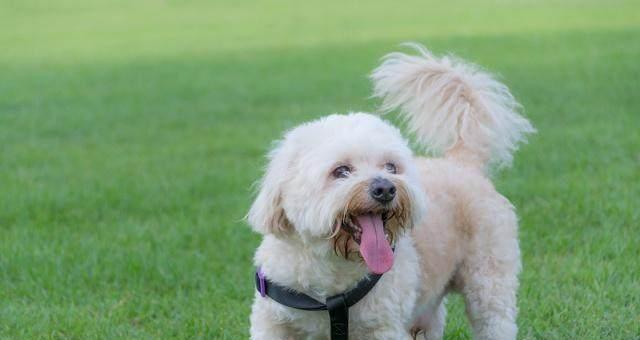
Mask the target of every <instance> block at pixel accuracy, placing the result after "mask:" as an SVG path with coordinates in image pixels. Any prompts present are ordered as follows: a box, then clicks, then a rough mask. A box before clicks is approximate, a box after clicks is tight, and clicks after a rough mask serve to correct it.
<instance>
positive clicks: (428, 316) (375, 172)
mask: <svg viewBox="0 0 640 340" xmlns="http://www.w3.org/2000/svg"><path fill="white" fill-rule="evenodd" d="M416 47H417V49H418V51H419V55H418V56H410V55H406V54H401V53H393V54H390V55H388V56H387V57H386V58H385V60H384V62H383V63H382V65H381V66H380V67H378V68H377V69H376V70H375V71H374V72H373V74H372V79H373V82H374V94H375V95H377V96H379V97H382V98H383V99H384V101H383V110H385V111H386V110H393V109H396V108H399V109H400V110H401V112H402V114H403V115H404V117H405V118H406V120H407V124H408V127H409V129H410V130H411V131H412V132H413V133H414V134H415V135H416V139H417V141H418V142H419V143H421V145H422V146H423V147H424V148H425V150H428V151H430V152H432V153H434V154H435V155H436V156H437V157H440V158H426V157H421V156H414V155H413V153H412V151H411V150H410V148H409V147H408V143H407V141H406V140H405V139H404V138H403V137H402V135H401V133H400V131H399V130H398V129H397V128H395V127H394V126H392V125H391V124H389V123H388V122H386V121H384V120H382V119H380V118H379V117H378V116H375V115H371V114H366V113H351V114H347V115H330V116H327V117H324V118H321V119H319V120H316V121H313V122H310V123H306V124H303V125H301V126H298V127H296V128H295V129H293V130H291V131H289V132H287V133H286V135H285V136H284V138H283V139H282V140H281V141H280V142H279V144H278V145H277V146H276V147H275V148H274V149H273V150H272V151H271V153H270V154H269V165H268V168H267V170H266V173H265V175H264V178H263V179H262V181H261V182H260V187H259V192H258V195H257V197H256V199H255V202H254V203H253V205H252V207H251V209H250V211H249V213H248V215H247V218H248V221H249V223H250V224H251V226H252V227H253V228H254V230H256V231H258V232H260V233H261V234H263V235H264V239H263V241H262V244H261V245H260V247H259V248H258V250H257V252H256V255H255V264H256V265H257V266H260V267H261V268H262V271H263V272H264V273H265V274H266V276H267V277H268V278H269V279H270V280H272V281H273V282H276V283H278V284H280V285H283V286H286V287H290V288H291V289H293V290H297V291H300V292H304V293H306V294H308V295H310V296H313V297H315V298H316V299H318V300H319V301H324V300H325V298H326V297H328V296H331V295H334V294H337V293H340V292H342V291H345V290H347V289H349V288H351V287H353V285H354V284H355V283H356V282H358V281H359V280H361V279H362V278H363V277H365V276H366V275H367V274H368V269H367V266H365V265H364V263H363V260H362V257H361V256H359V252H358V251H359V243H358V241H359V238H360V236H361V234H360V233H361V230H360V229H359V227H358V225H357V224H354V223H353V216H358V215H359V214H363V213H368V212H376V213H379V214H380V216H383V217H382V218H383V219H384V229H385V232H386V233H387V237H388V239H389V241H390V242H391V243H392V244H395V254H394V262H393V267H392V268H391V269H390V270H389V271H388V272H386V273H385V274H384V275H383V276H382V278H381V279H380V281H379V282H378V284H377V285H376V286H375V287H374V289H373V290H372V291H371V292H369V294H368V295H367V296H366V297H365V298H364V299H363V300H361V301H360V302H359V303H358V304H356V305H354V306H353V307H351V309H350V313H349V314H350V323H349V326H350V329H349V333H350V337H351V338H352V339H412V338H415V337H417V338H426V339H441V338H442V336H443V329H444V321H445V314H446V312H445V296H446V294H447V293H449V292H452V291H455V292H460V293H461V294H463V296H464V298H465V302H466V306H467V314H468V316H469V320H470V322H471V324H472V327H473V332H474V336H475V338H478V339H515V337H516V333H517V327H516V313H517V311H516V290H517V287H518V278H517V275H518V273H519V271H520V253H519V247H518V240H517V218H516V215H515V212H514V208H513V206H512V205H511V204H510V203H509V201H508V200H507V199H505V198H504V197H503V196H501V195H500V194H499V193H498V192H496V190H495V189H494V187H493V185H492V183H491V181H490V180H489V178H488V175H487V172H488V171H489V167H490V166H491V165H498V166H501V165H507V164H508V163H509V162H510V161H511V159H512V153H513V152H514V151H515V150H516V149H517V146H518V144H519V143H520V142H522V141H523V140H524V136H525V135H526V134H527V133H531V132H533V131H534V129H533V128H532V127H531V125H530V124H529V122H528V121H527V120H526V119H525V118H523V117H522V116H521V115H520V114H519V113H518V109H519V107H518V105H517V103H516V101H515V100H514V99H513V97H512V96H511V94H510V93H509V91H508V90H507V88H506V87H505V86H504V85H502V84H501V83H499V82H497V81H496V80H495V79H494V78H493V77H491V76H490V75H489V74H487V73H485V72H482V71H479V70H478V68H477V67H475V66H470V65H468V64H465V63H463V62H461V61H458V60H456V59H453V58H450V57H444V58H436V57H434V56H433V55H432V54H431V53H429V52H428V51H427V50H426V49H424V48H423V47H421V46H416ZM388 164H392V165H393V167H392V168H390V167H389V165H388ZM344 165H348V169H349V172H348V176H347V175H345V176H341V178H336V177H335V176H333V174H334V170H335V169H336V168H337V167H340V166H344ZM390 169H391V170H392V171H391V170H390ZM374 178H384V179H388V180H389V181H391V182H392V183H393V184H394V185H395V187H396V188H397V192H398V193H397V195H396V196H395V199H394V200H393V201H392V202H391V203H390V204H389V205H385V206H382V205H380V204H379V203H377V202H376V201H375V200H373V199H372V198H371V195H370V193H369V183H370V182H371V181H372V180H373V179H374ZM250 331H251V338H252V339H327V338H328V337H329V320H328V314H327V313H326V312H313V311H302V310H296V309H292V308H289V307H285V306H282V305H280V304H278V303H277V302H274V301H272V300H270V299H269V298H263V297H261V296H260V295H259V294H258V293H256V295H255V300H254V304H253V308H252V313H251V330H250Z"/></svg>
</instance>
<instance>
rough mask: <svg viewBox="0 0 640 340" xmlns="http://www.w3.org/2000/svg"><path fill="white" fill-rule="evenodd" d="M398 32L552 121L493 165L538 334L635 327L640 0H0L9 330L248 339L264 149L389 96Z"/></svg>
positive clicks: (638, 313) (628, 333)
mask: <svg viewBox="0 0 640 340" xmlns="http://www.w3.org/2000/svg"><path fill="white" fill-rule="evenodd" d="M403 41H418V42H421V43H424V44H426V45H427V46H429V47H430V48H431V49H433V50H434V51H436V52H439V53H445V52H451V53H454V54H456V55H459V56H461V57H464V58H466V59H469V60H472V61H474V62H477V63H479V64H481V65H483V66H485V67H486V68H488V69H490V70H492V71H494V72H496V73H498V74H500V75H501V77H502V79H503V80H504V81H505V82H506V83H507V84H508V85H509V86H510V87H511V88H512V90H513V92H514V93H515V95H516V97H517V98H519V99H520V101H521V102H522V104H523V105H524V107H525V108H526V114H527V116H528V117H529V118H530V119H531V120H532V122H533V123H534V125H535V126H536V127H537V128H538V130H539V133H538V134H537V135H536V136H535V137H533V138H532V139H531V141H530V143H529V144H528V145H526V146H525V147H524V148H522V150H521V151H520V152H519V153H518V154H517V155H516V157H515V164H514V166H513V168H512V169H508V170H507V171H503V172H501V173H500V174H499V175H498V176H497V177H496V181H497V186H498V187H499V189H500V190H501V192H503V193H504V194H505V195H506V196H507V197H509V198H510V199H511V200H512V201H513V202H514V204H515V205H516V206H517V207H518V211H519V216H520V220H521V229H520V230H521V231H520V238H521V247H522V253H523V259H524V271H523V273H522V275H521V281H522V282H521V289H520V291H519V308H520V315H519V320H518V324H519V326H520V337H521V338H523V339H567V338H575V339H603V338H610V339H638V338H640V209H639V207H640V62H639V61H640V3H638V2H637V1H628V2H619V1H601V2H595V1H545V2H534V1H513V2H508V1H499V0H496V1H492V2H483V3H480V2H476V1H468V2H459V1H455V2H447V4H442V2H433V3H425V2H424V1H414V2H393V4H392V3H391V2H380V3H374V2H360V3H355V2H344V1H325V2H322V4H316V5H314V4H310V3H306V2H302V1H294V0H286V1H272V2H249V1H225V2H222V1H216V2H207V1H177V0H169V1H160V0H155V1H151V0H147V1H135V2H132V1H124V0H114V1H98V0H88V1H56V2H55V4H54V3H53V2H51V1H44V0H42V1H37V0H25V1H18V0H0V338H12V339H13V338H15V339H22V338H25V339H30V338H52V339H66V338H70V339H92V338H103V339H112V338H133V339H157V338H216V339H241V338H246V337H247V336H248V314H249V307H250V303H251V299H252V296H253V286H252V271H253V268H252V264H251V259H252V254H253V250H254V249H255V247H256V245H257V244H258V242H259V236H258V235H255V234H253V233H252V232H251V231H250V229H249V227H248V226H246V224H245V223H243V222H242V217H243V215H244V214H245V212H246V211H247V209H248V206H249V204H250V202H251V197H252V194H251V185H252V183H253V182H254V181H255V180H256V179H258V178H259V176H260V174H261V168H262V166H263V165H264V158H263V155H264V153H265V152H266V151H267V150H268V149H269V146H270V143H271V141H272V140H273V139H276V138H278V136H280V135H281V133H282V131H283V130H285V129H287V128H291V127H293V126H295V125H296V124H298V123H300V122H303V121H305V120H308V119H311V118H315V117H319V116H322V115H325V114H328V113H333V112H348V111H350V110H369V111H372V110H375V107H376V105H377V104H378V103H377V102H376V101H375V100H372V99H370V98H369V94H370V84H369V82H368V80H367V74H368V72H370V70H372V68H373V67H374V66H375V65H376V64H377V63H378V60H379V58H380V57H381V56H382V55H384V54H385V53H387V52H389V51H391V50H394V49H397V45H398V43H400V42H403ZM449 311H450V313H449V316H448V323H447V329H446V338H447V339H465V338H470V331H469V327H468V326H467V323H466V321H465V318H464V311H463V305H462V301H461V299H460V298H452V299H451V300H450V302H449Z"/></svg>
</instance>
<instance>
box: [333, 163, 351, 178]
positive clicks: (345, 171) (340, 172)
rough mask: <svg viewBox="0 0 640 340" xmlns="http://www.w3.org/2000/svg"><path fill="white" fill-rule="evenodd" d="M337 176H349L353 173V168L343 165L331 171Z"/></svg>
mask: <svg viewBox="0 0 640 340" xmlns="http://www.w3.org/2000/svg"><path fill="white" fill-rule="evenodd" d="M331 174H332V175H333V177H335V178H347V177H349V175H350V174H351V168H350V167H349V166H348V165H341V166H339V167H337V168H335V169H333V172H332V173H331Z"/></svg>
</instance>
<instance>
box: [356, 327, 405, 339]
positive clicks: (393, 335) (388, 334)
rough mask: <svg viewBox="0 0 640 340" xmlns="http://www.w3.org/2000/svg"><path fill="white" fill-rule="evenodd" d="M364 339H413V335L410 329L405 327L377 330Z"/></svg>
mask: <svg viewBox="0 0 640 340" xmlns="http://www.w3.org/2000/svg"><path fill="white" fill-rule="evenodd" d="M362 339H372V340H413V336H412V335H411V333H410V332H409V331H407V330H406V329H403V328H398V329H383V330H376V331H374V332H373V334H371V335H370V336H366V337H363V338H362Z"/></svg>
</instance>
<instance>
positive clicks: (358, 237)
mask: <svg viewBox="0 0 640 340" xmlns="http://www.w3.org/2000/svg"><path fill="white" fill-rule="evenodd" d="M412 157H413V156H412V153H411V150H410V149H409V147H408V146H407V143H406V141H405V139H404V138H402V136H401V134H400V132H399V131H398V129H396V128H395V127H393V126H392V125H390V124H388V123H386V122H384V121H383V120H381V119H380V118H378V117H376V116H373V115H369V114H364V113H357V114H349V115H331V116H328V117H325V118H322V119H320V120H317V121H313V122H310V123H307V124H303V125H301V126H299V127H297V128H295V129H293V130H292V131H290V132H288V133H287V134H286V136H285V138H284V139H283V140H282V141H281V142H280V144H279V145H278V146H277V147H276V148H275V149H274V150H273V151H272V152H271V153H270V163H269V166H268V168H267V171H266V174H265V176H264V178H263V179H262V183H261V187H260V192H259V193H258V196H257V198H256V200H255V202H254V203H253V206H252V207H251V210H250V211H249V214H248V220H249V223H250V224H251V225H252V226H253V228H254V229H255V230H257V231H259V232H261V233H263V234H269V233H273V234H275V235H276V236H278V237H287V235H291V233H297V236H299V237H300V238H301V239H302V240H303V241H304V242H309V243H310V244H311V243H313V244H317V243H319V242H320V243H326V244H327V245H330V246H331V248H327V249H333V251H335V253H336V254H337V255H340V256H344V257H346V258H348V259H352V260H354V261H362V260H364V262H365V263H366V264H367V266H368V267H369V269H370V271H372V272H374V273H383V272H386V271H387V270H389V269H390V268H391V266H392V264H393V251H392V247H393V242H394V239H396V238H397V236H398V235H399V234H400V233H402V232H403V231H404V229H406V228H410V227H411V226H412V225H413V224H414V223H416V222H417V221H418V219H419V218H420V217H421V213H422V211H423V209H424V208H423V204H424V203H423V202H424V199H423V194H422V191H421V190H420V189H419V185H420V184H419V182H418V178H417V172H416V170H415V168H414V165H413V160H412ZM358 254H359V256H358Z"/></svg>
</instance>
